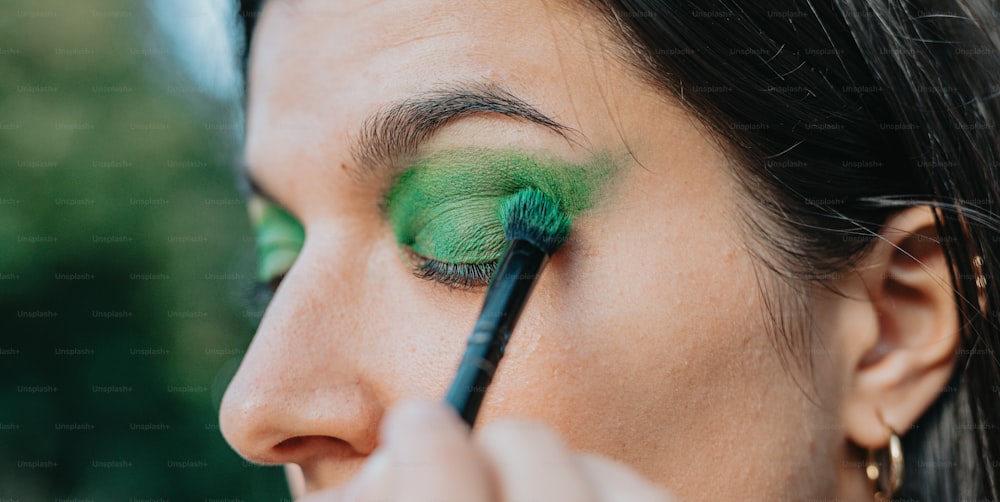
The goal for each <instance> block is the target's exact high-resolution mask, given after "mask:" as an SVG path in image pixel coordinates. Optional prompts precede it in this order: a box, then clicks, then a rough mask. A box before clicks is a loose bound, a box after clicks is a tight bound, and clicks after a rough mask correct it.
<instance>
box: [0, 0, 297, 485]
mask: <svg viewBox="0 0 1000 502" xmlns="http://www.w3.org/2000/svg"><path fill="white" fill-rule="evenodd" d="M225 1H226V0H213V1H208V0H206V1H199V2H196V3H194V4H192V3H191V2H176V3H173V4H172V3H171V2H170V0H167V1H166V2H165V3H164V2H160V3H157V2H156V1H152V0H151V1H148V2H139V1H129V0H121V1H114V0H100V1H98V0H89V1H74V2H66V1H65V0H62V1H58V0H47V1H39V0H33V1H11V0H4V1H3V2H2V3H0V382H2V384H0V500H24V501H35V500H59V499H80V500H94V501H98V500H132V499H135V500H141V499H153V500H212V499H224V500H281V499H288V492H287V490H286V488H285V485H284V482H283V478H282V476H281V472H280V469H279V468H275V467H258V466H253V465H250V464H248V463H246V462H244V461H243V460H242V459H241V458H240V457H238V456H237V455H236V454H235V453H234V452H233V451H232V450H231V449H230V448H229V447H228V445H227V444H226V443H225V441H224V440H223V439H222V436H221V435H220V433H219V430H218V406H219V402H220V399H221V396H222V393H223V391H224V389H225V386H226V384H227V383H228V381H229V379H230V378H231V377H232V375H233V373H234V372H235V370H236V367H237V365H238V363H239V360H240V357H241V356H242V354H243V352H244V350H245V349H246V346H247V344H248V343H249V342H250V339H251V337H252V334H253V331H254V326H255V324H256V322H257V321H258V320H259V318H260V315H261V310H260V306H252V305H251V304H250V303H248V299H249V298H250V297H251V296H252V294H251V292H252V290H253V287H252V286H253V278H254V273H253V266H254V263H253V239H252V233H251V231H250V227H249V225H248V222H247V217H246V214H245V211H244V208H243V205H242V202H241V201H240V197H239V194H238V191H237V189H236V184H235V183H234V180H233V176H232V174H231V171H232V168H231V166H232V165H233V163H234V160H235V159H236V154H237V152H238V151H239V138H240V132H241V128H242V126H241V123H240V120H241V119H240V115H239V111H238V108H237V107H236V103H237V98H236V97H235V95H234V94H230V95H224V93H219V92H210V89H208V88H206V87H205V86H204V85H203V84H202V83H200V82H199V81H198V79H197V78H193V77H192V75H193V73H192V72H191V71H186V70H185V68H188V67H187V66H185V65H183V64H182V60H183V58H182V57H179V51H178V50H177V49H176V46H175V42H176V39H177V36H176V35H177V33H180V34H181V36H180V39H181V40H188V42H191V43H192V44H193V46H195V47H197V44H198V43H201V40H202V39H201V38H197V37H194V35H195V34H197V33H194V32H192V33H193V34H192V35H191V37H190V38H185V37H186V36H187V35H185V31H184V28H185V26H187V25H188V24H190V25H192V26H193V25H197V24H199V23H197V22H195V21H202V20H204V19H203V16H205V15H207V14H206V13H207V12H208V11H206V10H201V9H207V8H208V7H195V8H192V7H191V6H192V5H198V6H210V5H214V6H217V4H219V2H225ZM182 4H184V5H187V6H188V7H187V10H183V9H182V10H178V11H170V10H169V9H170V8H171V5H174V6H178V5H182ZM157 6H159V7H160V8H164V9H166V10H162V9H161V10H160V11H157ZM164 12H166V15H164ZM172 12H173V14H171V13H172ZM157 16H159V17H157ZM228 21H229V22H231V23H235V19H231V18H230V19H228ZM202 24H203V23H202ZM164 26H175V27H179V28H180V29H179V31H177V32H176V33H175V34H174V38H170V36H168V35H169V30H166V29H164ZM202 35H204V33H202ZM201 50H202V51H204V53H203V54H208V55H214V56H215V57H216V61H220V60H222V61H226V62H231V63H233V64H235V58H236V54H234V53H233V52H232V48H231V47H225V46H214V47H201ZM227 58H228V59H227ZM215 68H216V70H218V68H222V67H221V66H216V67H215ZM211 69H212V67H211V65H209V71H211ZM217 73H218V71H217Z"/></svg>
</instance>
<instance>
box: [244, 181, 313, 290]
mask: <svg viewBox="0 0 1000 502" xmlns="http://www.w3.org/2000/svg"><path fill="white" fill-rule="evenodd" d="M250 220H251V223H252V225H253V228H254V234H255V237H256V241H257V278H258V279H259V280H260V281H262V282H271V281H272V280H274V279H276V278H278V277H280V276H281V275H283V274H285V273H286V272H288V270H289V269H290V268H292V264H293V263H295V259H296V258H297V257H298V255H299V251H300V250H301V249H302V245H303V243H304V242H305V238H306V232H305V229H304V228H303V227H302V224H301V223H299V221H298V220H296V219H295V217H294V216H292V215H291V214H289V213H288V212H287V211H285V210H284V209H282V208H281V206H278V205H277V204H274V203H273V202H270V201H266V200H264V199H261V198H254V199H251V201H250Z"/></svg>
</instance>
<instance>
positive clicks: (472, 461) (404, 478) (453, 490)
mask: <svg viewBox="0 0 1000 502" xmlns="http://www.w3.org/2000/svg"><path fill="white" fill-rule="evenodd" d="M381 439H382V442H383V446H382V447H383V448H385V449H387V451H388V453H389V457H390V462H391V467H390V468H389V472H390V474H389V475H388V482H389V483H391V484H392V488H391V490H392V493H393V494H394V495H395V496H396V498H399V499H403V500H408V501H409V500H412V501H414V502H421V501H436V502H445V501H455V502H487V501H491V500H494V499H493V498H492V492H493V489H492V486H491V484H490V478H489V475H488V473H487V470H486V464H485V462H484V460H483V459H482V458H481V457H480V455H479V452H478V451H477V450H476V449H475V448H474V447H473V445H472V441H471V439H470V437H469V429H468V427H467V426H466V425H465V423H464V422H462V420H461V419H460V418H459V416H458V414H456V413H455V411H454V410H452V409H451V408H448V407H447V405H445V404H443V403H429V402H420V401H410V402H405V403H402V404H400V405H399V406H397V407H395V408H394V409H393V410H391V411H390V413H389V415H388V417H386V420H385V422H384V424H383V428H382V438H381Z"/></svg>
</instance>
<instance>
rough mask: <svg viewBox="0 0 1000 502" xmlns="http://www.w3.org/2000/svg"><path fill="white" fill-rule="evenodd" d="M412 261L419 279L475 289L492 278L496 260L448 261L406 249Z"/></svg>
mask: <svg viewBox="0 0 1000 502" xmlns="http://www.w3.org/2000/svg"><path fill="white" fill-rule="evenodd" d="M407 251H408V254H409V257H410V261H411V262H413V265H414V267H413V275H415V276H416V277H418V278H420V279H424V280H430V281H434V282H438V283H441V284H444V285H445V286H448V287H450V288H453V289H465V290H468V289H476V288H481V287H485V286H487V285H488V284H489V283H490V279H492V278H493V272H495V271H496V268H497V262H495V261H493V262H486V263H448V262H443V261H439V260H435V259H433V258H427V257H426V256H421V255H419V254H417V253H416V252H414V251H413V250H412V249H409V248H408V249H407Z"/></svg>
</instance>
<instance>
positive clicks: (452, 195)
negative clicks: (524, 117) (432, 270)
mask: <svg viewBox="0 0 1000 502" xmlns="http://www.w3.org/2000/svg"><path fill="white" fill-rule="evenodd" d="M615 166H616V164H615V162H614V161H613V160H612V157H611V156H610V155H608V154H599V155H596V156H594V157H592V158H591V159H590V160H589V161H587V162H586V163H584V164H572V163H568V162H565V161H559V160H541V159H539V158H536V157H532V156H529V155H527V154H525V153H521V152H515V151H499V150H490V149H473V148H469V149H459V150H451V151H447V152H442V153H439V154H436V155H433V156H430V157H428V158H426V159H423V160H421V161H420V162H418V163H417V164H415V165H413V166H412V167H411V168H410V169H408V170H407V171H406V172H405V173H403V175H402V176H400V177H399V179H398V180H397V181H396V183H395V184H394V185H393V187H392V188H391V189H390V190H389V193H388V195H387V196H386V201H385V207H386V211H387V213H388V217H389V221H390V223H391V224H392V228H393V231H394V232H395V234H396V239H397V241H398V242H399V243H400V244H402V245H405V246H409V247H410V248H411V249H413V251H414V252H416V253H417V254H419V255H421V256H425V257H428V258H432V259H435V260H438V261H442V262H447V263H487V262H491V261H495V260H497V259H498V258H499V257H500V253H501V252H502V251H503V246H504V232H503V226H502V225H501V224H500V219H499V217H498V215H497V207H498V205H499V203H500V200H502V199H503V198H504V197H506V196H509V195H511V194H513V193H515V192H517V191H519V190H522V189H524V188H535V189H538V190H540V191H541V192H543V193H544V194H546V195H547V196H549V197H550V198H552V199H553V200H556V201H557V202H558V204H559V208H560V209H561V210H562V211H563V212H564V213H565V214H566V215H568V216H570V217H571V218H572V217H573V216H574V215H576V214H577V213H579V212H580V211H583V210H584V209H587V208H589V207H591V206H592V205H593V204H594V202H595V199H596V197H597V196H598V195H599V194H600V193H601V191H602V190H603V189H604V188H605V187H606V186H607V184H608V182H609V181H610V180H611V178H612V174H613V172H614V170H615Z"/></svg>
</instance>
